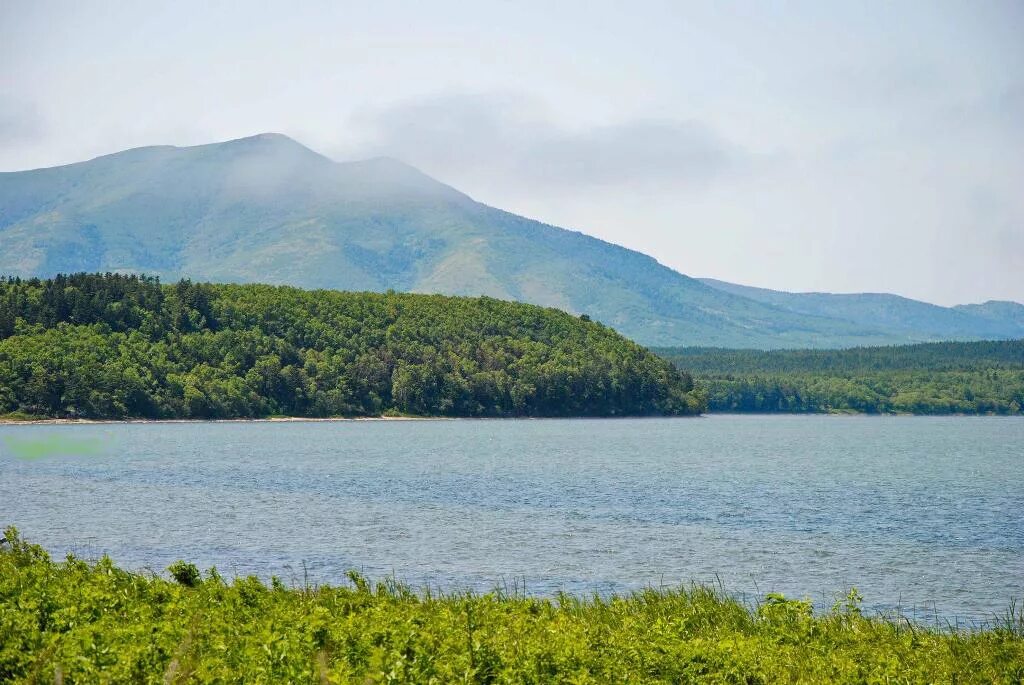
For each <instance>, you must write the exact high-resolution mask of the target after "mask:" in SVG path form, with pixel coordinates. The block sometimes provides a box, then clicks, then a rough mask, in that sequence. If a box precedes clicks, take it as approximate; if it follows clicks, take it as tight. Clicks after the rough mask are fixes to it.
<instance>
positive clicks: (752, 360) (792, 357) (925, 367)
mask: <svg viewBox="0 0 1024 685" xmlns="http://www.w3.org/2000/svg"><path fill="white" fill-rule="evenodd" d="M654 351H655V352H657V353H659V354H661V355H662V356H664V357H666V358H668V359H671V360H672V361H674V362H676V363H677V364H678V365H680V366H682V367H683V368H686V369H687V370H689V371H690V372H692V373H819V372H828V373H862V372H872V371H966V370H975V369H1021V368H1024V340H994V341H981V342H943V343H921V344H918V345H889V346H886V347H854V348H851V349H847V350H770V351H762V350H729V349H721V348H715V347H663V348H655V349H654Z"/></svg>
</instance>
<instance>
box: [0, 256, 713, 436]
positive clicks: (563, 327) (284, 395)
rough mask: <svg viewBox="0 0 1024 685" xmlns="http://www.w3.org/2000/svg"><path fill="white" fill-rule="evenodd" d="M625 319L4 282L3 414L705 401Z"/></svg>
mask: <svg viewBox="0 0 1024 685" xmlns="http://www.w3.org/2000/svg"><path fill="white" fill-rule="evenodd" d="M703 408H704V398H703V395H702V393H701V392H700V391H699V390H695V389H694V386H693V381H692V379H691V378H690V376H689V375H688V374H686V373H684V372H681V371H678V370H677V369H676V368H675V367H674V366H673V365H672V364H671V363H669V362H667V361H665V360H664V359H662V358H660V357H658V356H656V355H654V354H652V353H651V352H649V351H648V350H646V349H644V348H643V347H640V346H639V345H637V344H635V343H633V342H631V341H629V340H627V339H626V338H623V337H622V336H620V335H619V334H617V333H616V332H615V331H613V330H611V329H609V328H607V327H605V326H602V325H601V324H598V323H595V322H591V321H589V320H587V319H586V318H585V317H581V318H578V317H574V316H571V315H569V314H566V313H564V312H561V311H558V310H555V309H547V308H542V307H537V306H533V305H525V304H518V303H512V302H505V301H500V300H496V299H493V298H487V297H481V298H466V297H446V296H440V295H412V294H396V293H386V294H379V293H349V292H337V291H322V290H321V291H306V290H300V289H297V288H290V287H274V286H265V285H211V284H205V283H192V282H189V281H187V280H183V281H180V282H178V283H176V284H174V285H162V284H160V283H159V282H158V281H157V280H156V279H153V278H147V277H141V276H126V275H118V274H105V275H100V274H96V275H93V274H75V275H71V276H58V277H55V278H53V279H49V280H39V279H27V280H22V279H3V280H0V414H8V415H29V416H34V417H41V416H48V417H88V418H129V417H145V418H228V417H232V418H241V417H265V416H273V415H288V416H309V417H325V416H377V415H381V414H394V413H398V414H410V415H421V416H616V415H631V416H638V415H679V414H696V413H699V412H700V411H701V410H702V409H703Z"/></svg>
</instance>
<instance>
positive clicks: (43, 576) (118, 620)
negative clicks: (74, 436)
mask: <svg viewBox="0 0 1024 685" xmlns="http://www.w3.org/2000/svg"><path fill="white" fill-rule="evenodd" d="M5 540H6V541H5V542H4V543H3V545H2V546H0V681H2V682H25V683H29V682H40V683H52V682H54V681H56V682H63V683H68V684H70V683H95V682H139V683H146V682H151V683H179V682H267V683H270V682H274V683H285V682H292V683H298V682H303V683H344V682H357V683H378V682H392V683H401V682H410V683H453V682H465V683H552V682H558V683H609V682H638V683H639V682H651V683H676V682H718V683H777V682H805V683H821V682H856V683H881V682H893V683H916V682H922V683H923V682H957V683H975V682H976V683H1019V682H1021V679H1022V678H1024V615H1022V616H1018V617H1015V618H1013V617H1011V618H1008V619H1007V620H1005V621H1004V622H1003V623H1002V624H1000V625H999V626H997V627H993V628H991V629H988V630H984V631H974V632H957V631H953V630H949V629H945V630H942V629H927V628H922V627H917V626H913V625H911V624H909V623H906V622H903V623H899V622H896V621H890V620H885V619H880V618H873V617H867V616H863V615H861V612H860V609H859V597H858V596H857V595H856V593H855V592H851V594H850V596H849V597H848V598H847V599H846V600H845V601H843V602H840V603H838V604H837V606H836V607H835V608H834V609H833V610H832V612H831V613H828V614H826V615H821V616H815V615H813V614H812V613H811V608H810V604H809V603H808V602H805V601H800V600H787V599H785V598H783V597H781V596H778V595H769V596H768V597H767V598H766V600H765V601H764V602H763V603H761V604H760V605H759V606H758V607H756V608H754V609H751V608H748V607H745V606H743V605H742V604H740V603H738V602H736V601H735V600H732V599H729V598H727V597H725V596H723V595H722V594H720V593H718V592H716V591H713V590H709V589H704V588H693V589H689V590H679V591H654V590H649V591H645V592H641V593H638V594H635V595H632V596H629V597H612V598H608V599H600V598H596V597H595V598H593V599H586V600H582V599H577V598H573V597H569V596H561V597H558V598H557V599H555V600H548V599H538V598H529V597H522V596H514V595H512V596H510V595H508V594H504V593H500V592H495V593H492V594H487V595H470V594H465V595H446V596H440V595H437V596H431V595H429V594H416V593H413V592H411V591H410V590H408V589H407V588H404V587H402V586H400V585H398V584H396V583H393V582H384V583H379V584H376V585H372V584H371V583H369V582H367V581H366V580H365V579H364V578H362V577H360V576H359V575H358V574H355V573H352V574H350V580H351V582H352V585H351V586H349V587H326V586H324V587H311V588H286V587H285V586H284V585H282V584H281V583H280V582H279V581H277V580H274V581H273V582H272V583H271V585H270V586H269V587H268V586H266V585H264V584H263V583H262V582H260V581H259V580H258V579H256V578H252V577H249V578H236V579H233V580H231V581H227V580H225V579H224V578H222V577H221V576H220V575H219V574H218V573H217V572H216V571H215V570H211V571H209V572H208V573H207V574H205V576H203V575H201V574H200V573H199V571H198V570H197V569H196V568H195V567H194V566H192V565H191V564H186V563H184V562H178V563H177V564H175V565H173V566H172V567H171V568H170V569H169V571H170V572H171V574H172V576H173V578H174V580H166V579H163V578H161V577H157V576H153V575H142V574H136V573H129V572H126V571H123V570H121V569H118V568H117V567H115V566H114V565H113V564H112V563H111V562H110V560H109V559H106V558H104V559H102V560H100V561H99V562H97V563H95V564H90V563H87V562H85V561H82V560H79V559H75V558H73V557H70V556H69V557H68V559H67V560H66V561H63V562H59V563H57V562H54V561H52V560H51V559H50V558H49V557H48V555H47V554H46V552H45V551H44V550H43V549H42V548H40V547H38V546H35V545H31V544H29V543H27V542H25V541H23V540H22V539H20V538H19V536H18V534H17V531H15V530H14V529H13V528H9V529H8V530H7V531H6V532H5Z"/></svg>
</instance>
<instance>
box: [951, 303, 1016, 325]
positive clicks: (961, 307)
mask: <svg viewBox="0 0 1024 685" xmlns="http://www.w3.org/2000/svg"><path fill="white" fill-rule="evenodd" d="M953 309H955V310H957V311H959V312H964V313H965V314H971V315H972V316H976V317H981V318H984V319H988V320H990V321H994V322H997V323H1004V324H1005V323H1012V324H1015V325H1016V326H1017V327H1018V328H1020V329H1024V304H1020V303H1019V302H1007V301H1005V300H989V301H988V302H982V303H981V304H958V305H957V306H955V307H953Z"/></svg>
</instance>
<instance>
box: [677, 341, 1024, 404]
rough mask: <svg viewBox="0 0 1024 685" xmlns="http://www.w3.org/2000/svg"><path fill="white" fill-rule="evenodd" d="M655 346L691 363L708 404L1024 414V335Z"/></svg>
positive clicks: (679, 360) (688, 365) (679, 361)
mask: <svg viewBox="0 0 1024 685" xmlns="http://www.w3.org/2000/svg"><path fill="white" fill-rule="evenodd" d="M657 352H658V353H659V354H661V355H662V356H663V357H665V358H666V359H669V360H670V361H672V362H674V363H676V364H678V365H683V366H685V367H686V368H687V369H689V370H691V372H692V373H693V374H694V375H695V376H696V378H697V383H698V385H699V386H701V387H703V388H704V389H705V390H706V391H707V393H708V409H709V411H718V412H807V413H810V412H861V413H870V414H882V413H910V414H1022V413H1024V340H1015V341H999V342H962V343H926V344H920V345H903V346H892V347H863V348H855V349H849V350H774V351H768V352H765V351H759V350H726V349H716V348H662V349H659V350H657Z"/></svg>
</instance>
